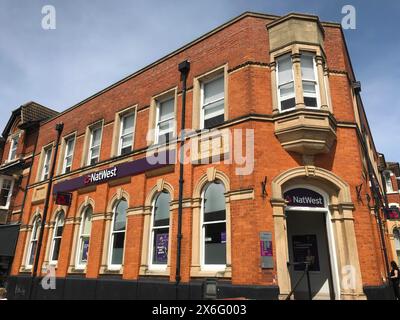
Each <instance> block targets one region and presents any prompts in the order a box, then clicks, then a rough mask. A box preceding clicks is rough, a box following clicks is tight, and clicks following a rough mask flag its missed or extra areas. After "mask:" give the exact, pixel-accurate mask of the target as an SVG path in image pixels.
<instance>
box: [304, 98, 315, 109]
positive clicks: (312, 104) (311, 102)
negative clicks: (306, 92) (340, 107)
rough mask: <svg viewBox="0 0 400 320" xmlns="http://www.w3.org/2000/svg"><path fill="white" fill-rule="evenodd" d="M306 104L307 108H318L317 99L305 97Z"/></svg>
mask: <svg viewBox="0 0 400 320" xmlns="http://www.w3.org/2000/svg"><path fill="white" fill-rule="evenodd" d="M304 104H305V105H306V107H314V108H316V107H317V98H312V97H304Z"/></svg>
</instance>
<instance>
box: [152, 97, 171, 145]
mask: <svg viewBox="0 0 400 320" xmlns="http://www.w3.org/2000/svg"><path fill="white" fill-rule="evenodd" d="M174 125H175V98H170V99H167V100H164V101H160V102H157V118H156V139H155V143H165V142H168V141H170V140H171V139H172V138H173V136H174Z"/></svg>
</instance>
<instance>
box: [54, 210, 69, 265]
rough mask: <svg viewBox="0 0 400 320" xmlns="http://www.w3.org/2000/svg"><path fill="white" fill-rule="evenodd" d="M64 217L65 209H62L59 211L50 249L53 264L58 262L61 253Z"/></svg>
mask: <svg viewBox="0 0 400 320" xmlns="http://www.w3.org/2000/svg"><path fill="white" fill-rule="evenodd" d="M64 218H65V214H64V211H60V212H59V213H57V217H56V221H55V225H54V231H53V239H52V241H51V250H50V263H53V264H54V263H57V261H58V255H59V253H60V244H61V238H62V233H63V230H64Z"/></svg>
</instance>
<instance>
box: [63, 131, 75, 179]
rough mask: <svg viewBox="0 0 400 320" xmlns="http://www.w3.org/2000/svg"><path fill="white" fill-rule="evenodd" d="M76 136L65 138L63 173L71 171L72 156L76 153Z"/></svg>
mask: <svg viewBox="0 0 400 320" xmlns="http://www.w3.org/2000/svg"><path fill="white" fill-rule="evenodd" d="M74 145H75V137H71V138H67V139H66V140H65V154H64V163H63V170H62V173H69V172H71V170H72V156H73V153H74Z"/></svg>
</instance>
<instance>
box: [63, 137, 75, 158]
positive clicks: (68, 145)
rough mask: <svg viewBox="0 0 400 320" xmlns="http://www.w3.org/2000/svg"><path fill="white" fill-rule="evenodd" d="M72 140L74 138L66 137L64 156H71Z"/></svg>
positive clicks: (73, 140)
mask: <svg viewBox="0 0 400 320" xmlns="http://www.w3.org/2000/svg"><path fill="white" fill-rule="evenodd" d="M74 142H75V139H68V141H67V149H66V152H65V156H66V157H71V156H72V150H73V149H74Z"/></svg>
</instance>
